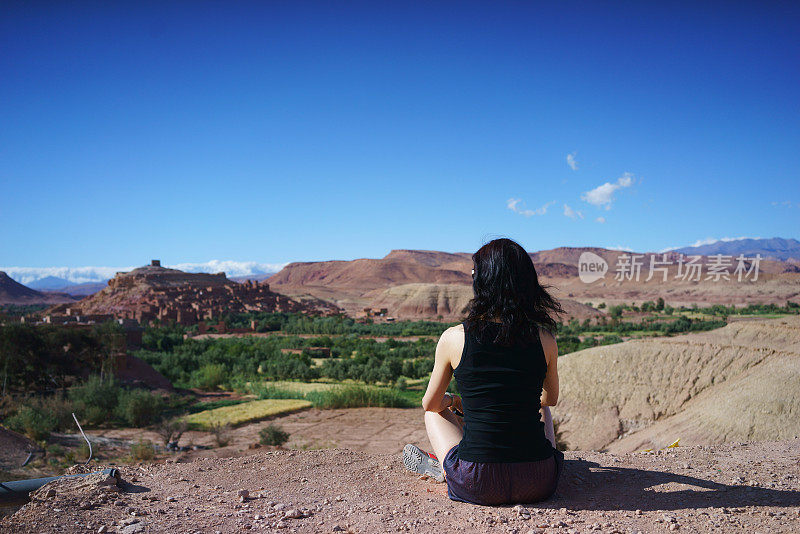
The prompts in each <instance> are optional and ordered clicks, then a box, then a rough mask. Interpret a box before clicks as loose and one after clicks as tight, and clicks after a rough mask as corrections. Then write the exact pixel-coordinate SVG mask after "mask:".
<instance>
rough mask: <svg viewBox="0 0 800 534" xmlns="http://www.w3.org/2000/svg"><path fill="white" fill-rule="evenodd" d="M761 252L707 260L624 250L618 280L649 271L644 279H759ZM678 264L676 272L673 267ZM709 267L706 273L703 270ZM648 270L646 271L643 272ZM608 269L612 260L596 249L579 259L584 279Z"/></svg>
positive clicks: (593, 278) (594, 277)
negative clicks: (601, 254) (672, 270)
mask: <svg viewBox="0 0 800 534" xmlns="http://www.w3.org/2000/svg"><path fill="white" fill-rule="evenodd" d="M761 259H762V258H761V254H756V255H755V256H754V257H750V258H748V257H746V256H745V255H744V254H739V255H738V256H736V257H735V258H734V256H732V255H726V254H714V255H711V256H708V257H707V261H706V262H703V256H686V255H684V254H680V255H679V256H678V257H677V258H674V256H673V257H670V256H669V255H667V254H661V255H660V258H659V255H658V254H620V255H619V257H618V258H617V264H616V268H615V274H614V280H617V281H619V282H622V281H625V280H632V281H635V282H639V281H640V279H642V277H644V275H645V273H646V275H647V276H646V277H645V278H643V281H645V282H649V281H650V280H652V279H653V278H655V279H656V280H657V281H661V282H667V281H668V280H669V278H670V276H671V277H672V279H673V280H680V281H684V282H699V281H701V280H710V281H712V282H719V281H720V280H725V281H730V280H731V278H732V277H733V278H734V279H736V281H738V282H742V281H750V282H755V281H756V280H758V269H759V265H760V264H761ZM673 265H676V266H677V268H676V269H674V274H671V273H670V270H669V268H670V267H671V266H673ZM704 268H705V275H704V273H703V270H704ZM643 271H644V272H643ZM607 272H608V262H606V260H604V259H603V258H601V257H600V256H598V255H597V254H594V253H592V252H584V253H583V254H581V256H580V258H579V260H578V277H579V278H580V279H581V281H582V282H584V283H587V284H590V283H592V282H594V281H596V280H600V279H601V278H604V277H605V275H606V273H607Z"/></svg>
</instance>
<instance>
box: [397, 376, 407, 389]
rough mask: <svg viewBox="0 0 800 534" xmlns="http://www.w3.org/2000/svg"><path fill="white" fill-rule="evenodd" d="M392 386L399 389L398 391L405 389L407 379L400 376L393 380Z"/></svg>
mask: <svg viewBox="0 0 800 534" xmlns="http://www.w3.org/2000/svg"><path fill="white" fill-rule="evenodd" d="M394 387H395V389H399V390H400V391H405V390H406V389H408V381H407V380H406V379H405V377H402V376H401V377H400V378H398V379H397V380H396V381H395V383H394Z"/></svg>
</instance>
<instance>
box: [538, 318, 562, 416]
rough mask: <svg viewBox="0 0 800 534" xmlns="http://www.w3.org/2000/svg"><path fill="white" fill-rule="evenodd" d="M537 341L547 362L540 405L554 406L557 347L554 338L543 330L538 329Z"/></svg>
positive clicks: (556, 378)
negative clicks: (538, 340)
mask: <svg viewBox="0 0 800 534" xmlns="http://www.w3.org/2000/svg"><path fill="white" fill-rule="evenodd" d="M539 339H541V340H542V348H543V349H544V355H545V359H546V361H547V374H545V376H544V386H543V387H542V399H541V403H542V406H555V405H556V403H557V402H558V345H557V344H556V338H554V337H553V335H552V334H551V333H550V332H548V331H547V330H545V329H543V328H540V329H539Z"/></svg>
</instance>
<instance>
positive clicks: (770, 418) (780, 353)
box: [554, 316, 800, 452]
mask: <svg viewBox="0 0 800 534" xmlns="http://www.w3.org/2000/svg"><path fill="white" fill-rule="evenodd" d="M558 367H559V369H558V370H559V379H560V380H559V381H560V385H561V393H560V397H559V398H560V400H559V404H558V407H557V409H556V410H555V411H554V416H555V419H556V422H557V424H558V429H559V432H560V433H561V440H562V441H563V442H564V443H565V444H566V445H567V446H568V447H570V448H574V449H602V448H606V449H608V450H610V451H614V452H629V451H634V450H640V449H643V448H649V447H664V446H666V445H668V444H669V443H672V442H673V441H675V440H676V439H678V438H680V439H681V443H682V444H687V445H690V444H697V443H711V444H713V443H722V442H728V441H753V440H765V439H789V438H793V437H795V436H798V435H800V417H798V416H797V415H798V414H800V317H797V316H795V317H791V318H784V319H770V320H754V321H739V322H734V323H731V324H729V325H727V326H725V327H723V328H720V329H717V330H713V331H710V332H703V333H696V334H687V335H680V336H675V337H664V338H654V339H647V340H632V341H627V342H625V343H621V344H617V345H608V346H603V347H595V348H591V349H586V350H582V351H579V352H574V353H571V354H567V355H565V356H562V357H561V358H559V360H558ZM587 430H588V431H587Z"/></svg>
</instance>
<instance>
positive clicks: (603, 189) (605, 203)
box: [581, 172, 633, 210]
mask: <svg viewBox="0 0 800 534" xmlns="http://www.w3.org/2000/svg"><path fill="white" fill-rule="evenodd" d="M631 185H633V174H631V173H629V172H626V173H624V174H623V175H622V176H620V177H619V178H618V179H617V181H616V182H615V183H613V184H612V183H609V182H606V183H604V184H603V185H600V186H597V187H595V188H594V189H592V190H591V191H586V192H585V193H583V194H582V195H581V200H583V201H584V202H588V203H589V204H591V205H593V206H597V207H605V208H606V209H607V210H610V209H611V203H612V202H614V192H615V191H616V190H617V189H621V188H623V187H630V186H631Z"/></svg>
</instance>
